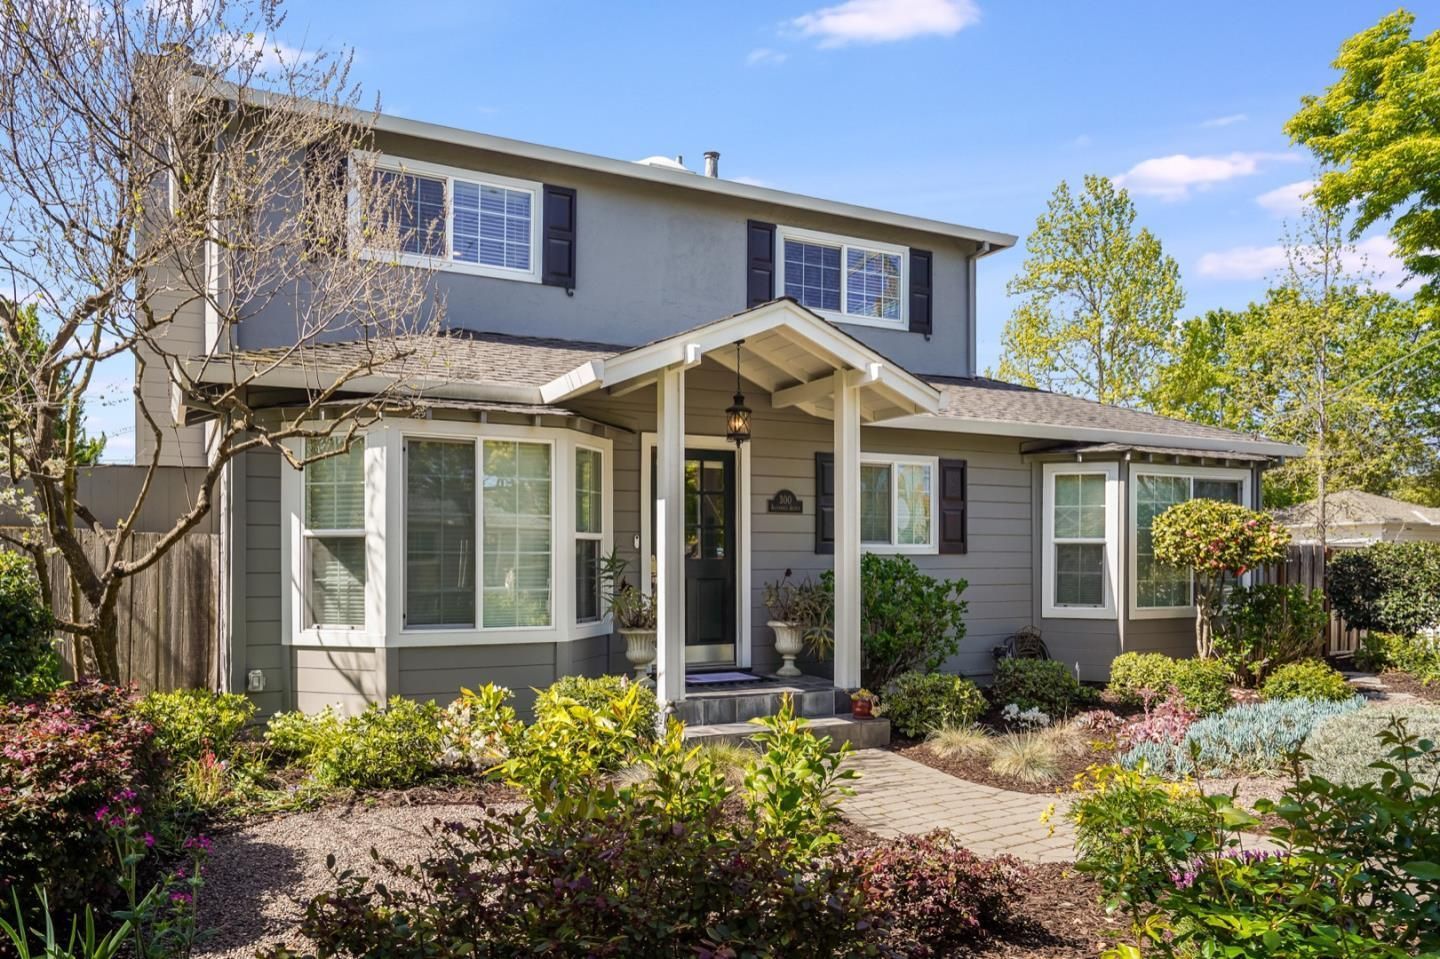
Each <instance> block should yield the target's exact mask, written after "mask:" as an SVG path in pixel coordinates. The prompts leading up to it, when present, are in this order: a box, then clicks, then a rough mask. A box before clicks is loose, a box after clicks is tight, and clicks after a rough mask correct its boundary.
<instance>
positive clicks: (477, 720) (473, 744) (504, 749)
mask: <svg viewBox="0 0 1440 959" xmlns="http://www.w3.org/2000/svg"><path fill="white" fill-rule="evenodd" d="M440 733H441V736H442V737H443V741H444V747H445V752H444V755H443V756H442V757H441V759H442V761H443V762H444V763H445V765H446V766H450V767H456V768H468V769H489V768H491V767H492V766H495V765H498V764H499V763H502V762H504V761H505V760H506V758H508V757H509V755H510V753H511V751H512V750H513V749H514V748H515V746H516V744H517V743H518V741H519V738H520V736H521V735H522V734H523V733H524V725H523V724H522V723H521V722H520V719H519V718H518V717H517V716H516V715H515V709H514V707H513V706H511V705H510V690H508V689H506V688H505V687H504V686H496V685H495V684H494V683H486V684H485V685H484V686H481V687H480V688H479V689H476V690H473V691H472V690H469V689H463V688H462V689H461V690H460V695H459V696H458V697H456V699H455V701H454V702H452V703H451V704H450V705H449V706H446V707H445V716H444V718H443V719H442V720H441V721H440Z"/></svg>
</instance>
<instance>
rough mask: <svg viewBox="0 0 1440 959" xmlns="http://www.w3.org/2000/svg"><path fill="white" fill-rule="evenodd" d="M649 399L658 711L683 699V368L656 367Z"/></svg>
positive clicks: (664, 709) (663, 710)
mask: <svg viewBox="0 0 1440 959" xmlns="http://www.w3.org/2000/svg"><path fill="white" fill-rule="evenodd" d="M655 399H656V404H655V416H656V423H655V530H654V537H655V564H656V578H655V593H656V596H657V597H658V599H659V609H658V610H657V614H658V615H657V626H658V635H657V636H656V638H655V692H656V694H657V695H658V696H659V698H660V704H661V710H662V716H661V722H662V723H663V722H664V712H665V711H666V710H667V709H668V708H669V707H671V706H673V704H675V703H678V702H680V701H681V700H683V699H684V698H685V367H684V366H679V365H677V366H671V367H667V368H665V369H664V370H662V371H661V372H660V379H659V381H658V382H657V383H656V395H655Z"/></svg>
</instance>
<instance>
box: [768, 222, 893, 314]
mask: <svg viewBox="0 0 1440 959" xmlns="http://www.w3.org/2000/svg"><path fill="white" fill-rule="evenodd" d="M779 232H780V242H781V244H782V249H781V256H780V263H779V273H780V276H779V278H778V282H777V284H776V286H777V288H779V289H781V290H783V291H784V293H785V295H786V296H788V297H792V298H794V300H795V301H796V302H797V303H800V304H801V305H802V306H806V307H809V308H810V309H812V310H815V311H816V312H818V313H826V314H830V315H831V317H832V318H833V319H835V320H838V321H840V322H843V323H859V324H865V325H870V326H889V327H898V328H903V327H904V326H905V324H906V322H907V318H906V315H905V313H906V310H905V259H906V256H907V251H906V250H905V249H904V248H903V247H895V246H890V245H888V244H883V243H876V242H873V241H866V240H856V239H851V238H848V237H842V236H833V235H831V234H826V233H814V232H811V231H808V230H796V229H791V228H788V227H781V228H780V231H779Z"/></svg>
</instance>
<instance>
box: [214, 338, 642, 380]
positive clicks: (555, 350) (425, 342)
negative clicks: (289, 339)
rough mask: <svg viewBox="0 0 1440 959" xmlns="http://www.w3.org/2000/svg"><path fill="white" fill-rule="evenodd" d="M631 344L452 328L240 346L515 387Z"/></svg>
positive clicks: (305, 363) (246, 355) (244, 356)
mask: <svg viewBox="0 0 1440 959" xmlns="http://www.w3.org/2000/svg"><path fill="white" fill-rule="evenodd" d="M625 349H627V347H623V346H612V345H609V344H603V343H588V342H584V341H578V340H558V339H550V338H546V337H537V336H510V335H507V334H501V333H477V332H473V331H470V330H447V331H445V332H443V333H441V334H439V335H438V336H424V335H414V336H400V337H393V338H388V339H383V340H382V339H372V340H342V341H337V342H331V343H311V344H307V345H306V346H304V347H303V348H302V349H300V350H294V351H293V354H292V355H291V356H290V357H288V358H285V354H286V353H287V352H291V351H292V350H293V348H289V347H287V348H283V349H260V350H239V351H236V352H235V353H234V354H227V357H229V356H233V357H234V358H235V359H236V360H237V361H239V362H242V363H243V362H253V363H256V364H266V363H271V362H274V361H275V360H278V359H282V358H285V363H284V365H287V366H301V367H305V368H309V369H315V370H327V371H341V370H347V369H351V368H352V367H354V366H356V365H357V364H363V363H373V364H374V370H375V372H377V373H394V374H412V375H424V376H425V377H427V378H430V379H441V380H450V381H455V382H469V383H500V384H505V385H510V386H541V385H543V384H545V383H548V382H550V381H551V380H553V379H555V378H556V377H557V376H563V375H564V374H566V373H569V372H570V371H571V370H573V369H575V367H577V366H580V365H582V364H584V363H586V362H588V361H590V360H594V359H604V358H607V357H611V356H614V355H615V354H616V353H620V352H622V351H624V350H625Z"/></svg>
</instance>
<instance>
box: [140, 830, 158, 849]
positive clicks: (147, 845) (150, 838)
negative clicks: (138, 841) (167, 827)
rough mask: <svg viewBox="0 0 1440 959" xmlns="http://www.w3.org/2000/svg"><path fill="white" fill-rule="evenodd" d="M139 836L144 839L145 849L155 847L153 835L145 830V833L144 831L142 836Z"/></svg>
mask: <svg viewBox="0 0 1440 959" xmlns="http://www.w3.org/2000/svg"><path fill="white" fill-rule="evenodd" d="M141 838H143V839H144V840H145V848H146V849H154V848H155V837H154V836H152V835H150V834H149V833H148V832H147V833H146V834H145V835H144V836H143V837H141Z"/></svg>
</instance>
